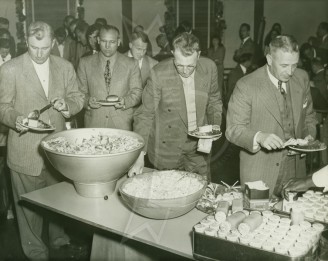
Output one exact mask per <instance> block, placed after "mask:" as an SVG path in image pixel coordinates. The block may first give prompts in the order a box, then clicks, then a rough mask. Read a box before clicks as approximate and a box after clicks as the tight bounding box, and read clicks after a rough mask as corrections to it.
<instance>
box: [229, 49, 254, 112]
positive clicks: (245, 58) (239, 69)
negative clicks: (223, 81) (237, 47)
mask: <svg viewBox="0 0 328 261" xmlns="http://www.w3.org/2000/svg"><path fill="white" fill-rule="evenodd" d="M252 58H253V55H252V54H251V53H244V54H242V55H241V56H240V58H239V63H238V64H237V66H236V67H235V68H234V69H232V70H231V71H230V73H229V75H228V81H227V95H226V99H225V104H226V106H227V107H228V103H229V100H230V97H231V95H232V93H233V90H234V89H235V86H236V83H237V82H238V80H239V79H240V78H242V77H244V76H245V75H246V74H248V73H250V68H251V65H252Z"/></svg>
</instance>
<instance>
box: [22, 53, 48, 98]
mask: <svg viewBox="0 0 328 261" xmlns="http://www.w3.org/2000/svg"><path fill="white" fill-rule="evenodd" d="M23 63H24V66H23V68H24V69H23V70H24V72H23V74H24V76H25V80H26V86H29V87H28V88H30V89H31V91H34V92H36V93H37V94H38V95H39V96H40V97H41V98H42V99H44V100H47V97H46V95H45V93H44V90H43V87H42V85H41V82H40V79H39V77H38V75H37V74H36V71H35V69H34V66H33V63H32V60H31V58H30V57H29V55H28V53H26V54H25V56H24V61H23Z"/></svg>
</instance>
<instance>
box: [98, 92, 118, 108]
mask: <svg viewBox="0 0 328 261" xmlns="http://www.w3.org/2000/svg"><path fill="white" fill-rule="evenodd" d="M119 101H120V99H119V97H118V96H117V95H108V96H107V97H106V99H105V100H98V101H97V103H99V104H100V105H102V106H114V105H115V104H117V103H118V102H119Z"/></svg>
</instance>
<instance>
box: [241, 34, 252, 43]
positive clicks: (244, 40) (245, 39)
mask: <svg viewBox="0 0 328 261" xmlns="http://www.w3.org/2000/svg"><path fill="white" fill-rule="evenodd" d="M249 38H251V37H250V36H247V37H246V38H244V39H243V44H244V43H245V42H246V41H247V40H248V39H249Z"/></svg>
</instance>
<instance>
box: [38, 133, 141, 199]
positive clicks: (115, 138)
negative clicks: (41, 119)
mask: <svg viewBox="0 0 328 261" xmlns="http://www.w3.org/2000/svg"><path fill="white" fill-rule="evenodd" d="M41 147H42V148H43V150H44V152H45V154H46V156H47V158H48V160H49V161H50V163H51V164H52V165H53V166H54V167H55V169H57V170H58V171H59V172H60V173H61V174H63V175H64V176H65V177H67V178H68V179H70V180H72V181H73V183H74V186H75V189H76V191H77V192H78V194H80V195H81V196H84V197H106V196H108V195H110V194H111V193H113V192H114V190H115V186H116V182H117V180H118V179H119V178H120V177H122V176H123V175H124V174H125V173H127V171H128V170H129V168H130V167H131V166H132V164H133V163H134V162H135V161H136V159H137V158H138V156H139V154H140V151H141V150H142V148H143V147H144V140H143V138H142V137H141V136H140V135H139V134H137V133H134V132H132V131H126V130H120V129H110V128H83V129H71V130H65V131H61V132H56V133H53V134H50V135H48V136H47V137H45V138H44V139H43V140H42V141H41Z"/></svg>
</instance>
